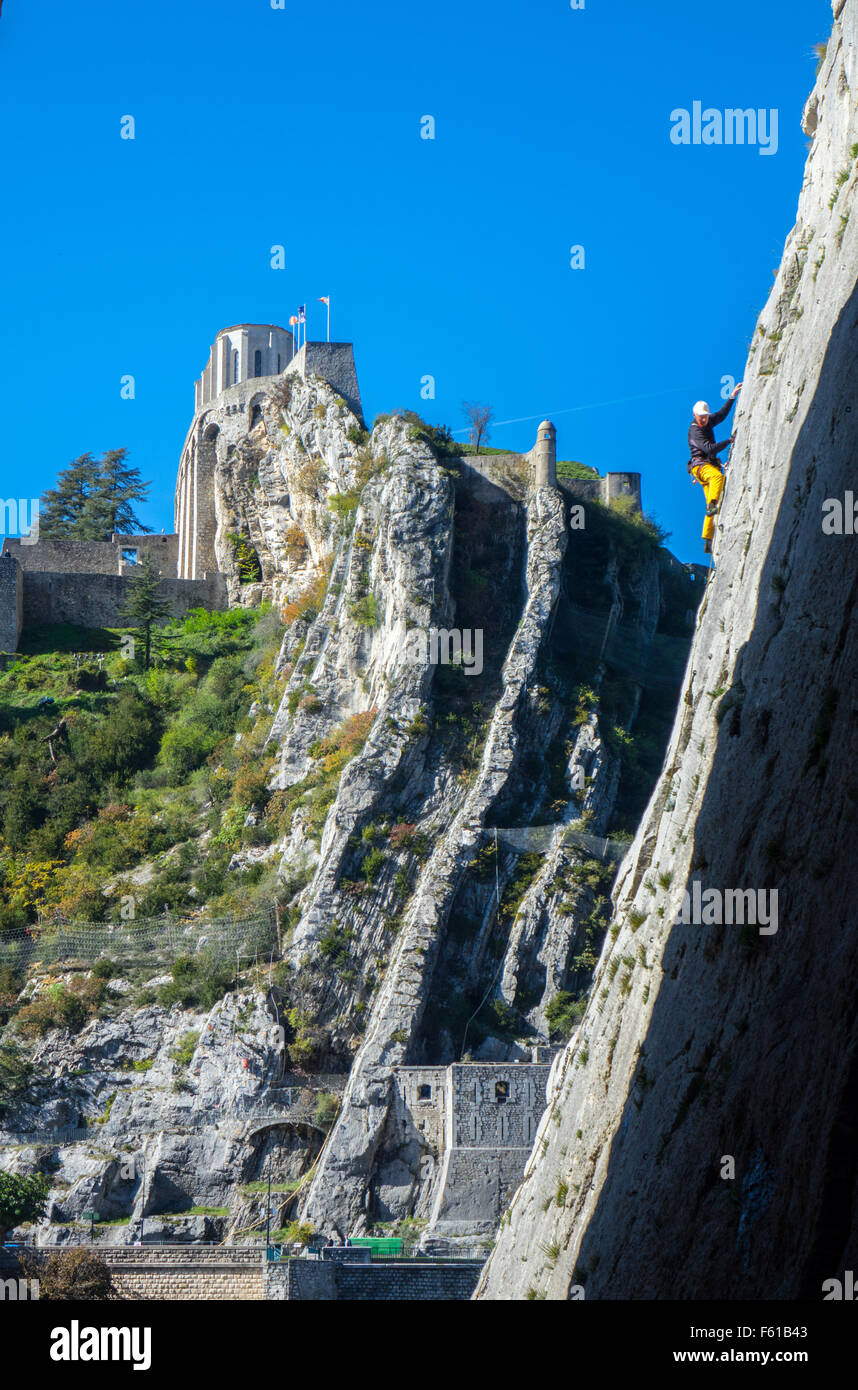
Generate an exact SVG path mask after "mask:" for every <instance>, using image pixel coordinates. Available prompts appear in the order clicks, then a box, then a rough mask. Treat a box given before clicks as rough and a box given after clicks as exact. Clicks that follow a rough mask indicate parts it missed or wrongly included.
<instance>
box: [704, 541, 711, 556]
mask: <svg viewBox="0 0 858 1390" xmlns="http://www.w3.org/2000/svg"><path fill="white" fill-rule="evenodd" d="M703 554H704V555H711V554H712V542H711V541H704V542H703Z"/></svg>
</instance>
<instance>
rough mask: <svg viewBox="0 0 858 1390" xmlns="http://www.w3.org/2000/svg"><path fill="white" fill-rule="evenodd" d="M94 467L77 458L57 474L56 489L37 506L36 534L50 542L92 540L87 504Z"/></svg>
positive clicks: (86, 459)
mask: <svg viewBox="0 0 858 1390" xmlns="http://www.w3.org/2000/svg"><path fill="white" fill-rule="evenodd" d="M97 469H98V464H97V463H96V461H95V459H94V458H93V457H92V454H81V455H80V458H76V459H73V460H72V462H71V463H70V464H69V466H68V468H64V469H62V471H61V472H60V473H58V474H57V485H56V487H55V488H49V489H48V491H47V492H45V493H43V495H42V497H41V499H40V502H39V534H40V535H41V536H46V537H48V538H50V539H52V540H69V539H72V538H74V539H75V540H95V539H97V538H96V537H95V536H93V535H92V534H90V530H89V519H88V517H87V503H88V501H89V497H90V494H91V492H92V490H93V487H94V485H95V478H96V473H97Z"/></svg>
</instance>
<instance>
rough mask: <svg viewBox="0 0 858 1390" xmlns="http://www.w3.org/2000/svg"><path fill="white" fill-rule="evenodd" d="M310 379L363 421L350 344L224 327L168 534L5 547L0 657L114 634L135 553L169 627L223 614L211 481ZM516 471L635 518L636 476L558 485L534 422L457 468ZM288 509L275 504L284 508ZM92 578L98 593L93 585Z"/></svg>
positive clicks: (548, 442) (550, 448)
mask: <svg viewBox="0 0 858 1390" xmlns="http://www.w3.org/2000/svg"><path fill="white" fill-rule="evenodd" d="M290 375H297V376H300V377H303V378H306V377H318V378H321V379H322V380H323V381H325V382H326V383H327V384H328V385H329V386H330V387H331V388H332V389H333V390H334V391H336V392H337V394H338V395H340V396H341V397H342V398H343V400H344V401H345V403H346V405H347V406H348V407H349V409H350V410H351V411H352V413H353V414H354V415H356V416H357V418H358V419H362V418H363V411H362V406H361V398H360V388H359V386H358V379H357V372H356V369H355V360H354V351H353V346H352V344H351V343H327V342H325V343H322V342H319V343H316V342H308V343H304V344H302V346H301V347H300V348H299V349H298V351H297V352H296V350H295V341H294V338H293V336H292V334H291V333H290V332H289V330H288V329H286V328H280V327H278V325H277V324H254V323H241V324H234V325H232V326H231V327H229V328H223V329H221V331H220V332H219V333H218V335H217V337H216V338H215V341H214V343H213V344H212V347H211V350H210V352H209V357H208V361H207V363H206V365H205V368H204V369H203V371H202V373H201V375H200V377H199V379H198V380H197V381H196V382H195V384H194V414H193V419H192V420H191V424H190V428H189V430H188V433H187V436H186V438H185V442H184V444H183V446H182V452H181V456H180V460H179V468H178V475H177V479H176V491H175V502H174V527H175V529H174V530H173V531H172V532H171V533H170V534H168V535H165V534H164V533H161V534H160V535H114V536H112V537H111V539H110V540H109V541H79V540H53V539H44V540H43V539H32V538H23V539H6V540H5V541H4V542H3V546H2V550H0V653H2V652H7V653H8V652H14V651H15V650H17V645H18V641H19V639H20V636H21V632H22V630H23V628H24V627H32V626H36V625H38V624H42V623H77V624H79V625H81V626H83V627H114V626H117V625H118V624H119V623H120V621H121V619H120V613H121V610H122V608H123V607H124V604H125V602H126V599H127V595H128V584H129V581H131V580H133V578H134V575H135V572H136V566H137V565H139V564H140V562H141V561H142V559H143V558H144V556H145V555H146V554H149V555H150V556H151V557H152V559H153V560H154V562H155V565H156V567H157V569H158V572H159V574H160V576H161V581H162V595H163V597H164V598H166V599H167V600H169V602H170V604H171V607H172V611H173V613H174V615H175V616H177V617H181V616H183V615H184V614H185V613H187V612H188V610H189V609H190V608H195V607H205V608H209V609H224V608H226V607H228V606H229V602H230V599H229V589H228V584H227V576H226V574H225V573H224V572H223V570H222V567H221V565H219V563H218V556H217V546H216V542H217V540H218V516H217V511H216V493H215V474H216V470H217V469H218V467H221V468H224V467H226V468H228V467H229V456H230V454H231V452H232V451H233V450H234V449H235V448H236V447H238V446H239V445H240V444H241V443H242V441H244V440H246V439H247V438H248V436H251V435H252V434H253V432H254V430H256V429H257V427H258V426H260V425H261V424H262V407H263V402H264V400H265V398H266V396H267V395H268V394H269V393H270V391H271V389H272V387H273V386H274V385H275V384H276V383H277V382H278V381H279V380H282V379H283V378H284V377H288V376H290ZM522 458H523V459H524V460H525V461H526V462H527V464H528V465H529V467H530V469H531V470H532V471H531V477H532V480H533V483H534V485H535V486H537V487H557V486H560V487H561V488H562V490H563V491H564V492H566V493H568V494H569V496H570V497H572V498H574V499H575V500H576V501H579V502H587V501H594V500H597V501H601V502H605V503H607V502H609V501H611V500H612V499H613V498H615V497H618V496H622V495H626V496H631V497H632V500H633V502H634V504H635V505H636V506H637V507H638V509H639V508H640V504H641V494H640V474H639V473H608V474H607V475H606V477H604V478H600V477H598V476H597V475H594V476H593V477H592V478H561V479H560V480H559V483H558V478H557V469H556V445H555V430H554V426H553V424H552V423H551V421H550V420H545V421H543V423H542V424H541V425H540V426H539V429H538V431H537V440H536V444H535V445H534V447H533V449H532V450H531V451H530V453H529V454H525V455H520V454H501V455H497V454H481V455H478V456H474V455H470V456H468V458H467V459H463V461H462V463H463V467H465V468H467V469H468V470H470V471H472V472H473V473H475V474H479V475H481V476H482V477H484V478H486V479H487V480H491V479H493V478H494V477H496V476H497V475H498V473H499V471H501V470H502V467H503V464H504V462H508V461H509V460H511V459H512V460H516V461H519V462H520V461H521V460H522ZM288 502H289V499H288V497H286V498H284V505H286V506H287V507H288ZM94 576H98V583H97V584H94V583H93V582H92V580H93V577H94Z"/></svg>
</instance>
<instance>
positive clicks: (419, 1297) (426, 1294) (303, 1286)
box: [265, 1260, 483, 1303]
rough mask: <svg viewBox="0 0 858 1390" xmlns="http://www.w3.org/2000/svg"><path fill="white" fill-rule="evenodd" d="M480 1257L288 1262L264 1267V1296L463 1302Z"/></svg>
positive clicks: (474, 1280)
mask: <svg viewBox="0 0 858 1390" xmlns="http://www.w3.org/2000/svg"><path fill="white" fill-rule="evenodd" d="M482 1267H483V1261H482V1260H433V1261H432V1262H431V1263H430V1262H429V1261H427V1262H426V1263H424V1262H423V1261H420V1260H413V1261H411V1260H402V1261H391V1262H390V1263H389V1264H388V1263H382V1262H379V1263H377V1264H369V1265H360V1264H341V1263H338V1262H334V1261H322V1260H287V1261H284V1262H283V1263H282V1264H274V1263H272V1264H269V1265H268V1266H267V1268H266V1270H265V1297H266V1298H267V1299H275V1300H279V1301H283V1302H287V1301H292V1300H298V1301H310V1300H312V1301H314V1302H318V1301H325V1302H345V1301H348V1302H362V1303H363V1302H388V1303H401V1302H423V1301H433V1302H434V1301H441V1302H452V1301H463V1300H467V1299H469V1298H470V1297H471V1294H472V1293H473V1292H474V1289H475V1288H476V1284H477V1279H478V1278H479V1275H480V1271H481V1270H482Z"/></svg>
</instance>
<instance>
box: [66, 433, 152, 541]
mask: <svg viewBox="0 0 858 1390" xmlns="http://www.w3.org/2000/svg"><path fill="white" fill-rule="evenodd" d="M127 457H128V450H127V449H109V450H108V451H107V452H106V453H105V454H104V456H103V458H101V459H94V458H93V456H92V454H81V455H80V457H79V458H76V459H73V460H72V462H71V463H70V464H69V466H68V468H64V469H63V470H62V471H61V472H60V473H59V474H58V475H57V486H56V487H55V488H49V489H48V491H47V492H46V493H44V495H43V496H42V498H41V503H40V507H39V533H40V535H42V536H45V537H46V538H48V539H53V540H77V541H109V540H110V537H111V535H112V534H113V533H114V531H117V532H119V533H120V534H128V533H129V532H135V531H136V532H138V533H140V534H148V533H149V532H150V531H151V529H152V528H151V527H150V526H144V524H143V522H142V521H140V519H139V518H138V517H137V516H136V515H135V513H134V509H133V506H132V503H134V502H143V501H145V500H146V497H147V495H148V493H149V487H150V484H149V483H144V481H143V479H142V478H141V476H140V470H139V469H137V468H130V467H129V466H128V464H127V463H126V459H127Z"/></svg>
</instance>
